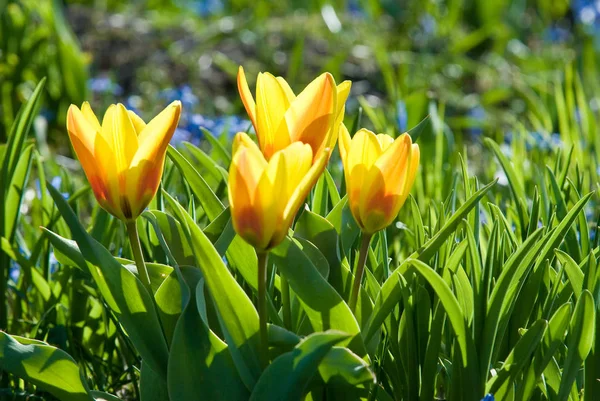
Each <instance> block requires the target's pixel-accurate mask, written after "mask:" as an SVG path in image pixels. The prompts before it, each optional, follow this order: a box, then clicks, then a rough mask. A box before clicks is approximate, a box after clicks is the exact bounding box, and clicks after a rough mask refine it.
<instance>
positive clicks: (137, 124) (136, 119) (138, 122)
mask: <svg viewBox="0 0 600 401" xmlns="http://www.w3.org/2000/svg"><path fill="white" fill-rule="evenodd" d="M127 113H129V118H130V119H131V122H132V123H133V127H134V128H135V132H136V134H137V135H138V136H139V135H140V133H141V132H142V131H143V130H144V128H146V123H145V122H144V120H142V118H141V117H140V116H138V115H137V114H135V112H134V111H133V110H127Z"/></svg>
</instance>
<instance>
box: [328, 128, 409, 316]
mask: <svg viewBox="0 0 600 401" xmlns="http://www.w3.org/2000/svg"><path fill="white" fill-rule="evenodd" d="M339 141H340V142H339V147H340V155H341V158H342V163H343V165H344V176H345V179H346V192H347V193H348V204H349V206H350V211H351V212H352V216H354V219H355V220H356V222H357V223H358V226H359V227H360V229H361V230H362V243H361V248H360V251H359V258H358V263H357V265H356V272H355V274H354V282H353V284H352V292H351V294H350V301H349V306H350V309H351V310H352V311H354V309H355V308H356V303H357V300H358V294H359V290H360V283H361V280H362V276H363V271H364V267H365V261H366V258H367V255H368V253H369V244H370V241H371V238H372V236H373V234H374V233H375V232H377V231H379V230H382V229H384V228H386V227H387V226H389V225H390V224H391V223H392V222H393V221H394V219H395V218H396V216H398V212H400V209H401V208H402V205H404V202H405V201H406V198H407V197H408V193H409V192H410V190H411V188H412V186H413V183H414V181H415V177H416V174H417V168H418V167H419V156H420V152H419V145H416V144H413V143H412V140H411V138H410V135H408V134H402V135H400V136H399V137H398V138H396V139H395V140H394V139H393V138H392V137H391V136H388V135H384V134H379V135H375V134H374V133H373V132H371V131H369V130H367V129H361V130H359V131H358V132H357V133H356V135H354V137H353V138H350V134H349V133H348V130H347V129H346V127H345V126H344V125H343V124H342V125H341V126H340V139H339Z"/></svg>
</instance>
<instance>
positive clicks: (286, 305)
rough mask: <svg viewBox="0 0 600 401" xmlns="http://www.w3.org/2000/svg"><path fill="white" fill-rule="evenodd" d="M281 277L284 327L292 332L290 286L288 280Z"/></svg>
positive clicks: (281, 275)
mask: <svg viewBox="0 0 600 401" xmlns="http://www.w3.org/2000/svg"><path fill="white" fill-rule="evenodd" d="M279 277H281V303H282V308H283V325H284V326H285V328H286V329H288V330H292V308H291V306H290V285H289V284H288V282H287V279H286V278H285V277H284V276H283V274H280V275H279Z"/></svg>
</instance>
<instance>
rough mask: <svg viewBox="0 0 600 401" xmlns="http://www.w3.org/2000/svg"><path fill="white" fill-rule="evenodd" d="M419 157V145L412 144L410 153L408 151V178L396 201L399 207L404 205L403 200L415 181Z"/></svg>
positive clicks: (404, 200)
mask: <svg viewBox="0 0 600 401" xmlns="http://www.w3.org/2000/svg"><path fill="white" fill-rule="evenodd" d="M420 158H421V151H420V149H419V145H417V144H413V145H412V149H411V153H410V161H409V166H410V167H409V171H408V178H407V179H406V184H405V185H404V188H403V189H402V195H401V196H400V200H399V201H398V203H399V205H400V206H399V207H398V209H401V208H402V206H404V202H406V198H408V194H410V190H411V189H412V187H413V184H414V183H415V178H416V177H417V170H418V169H419V161H420Z"/></svg>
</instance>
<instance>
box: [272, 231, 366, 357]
mask: <svg viewBox="0 0 600 401" xmlns="http://www.w3.org/2000/svg"><path fill="white" fill-rule="evenodd" d="M270 255H271V257H272V258H273V260H274V262H275V264H276V265H277V268H278V269H279V270H280V271H281V274H283V275H284V276H285V278H286V279H287V281H288V283H289V285H290V288H291V289H292V290H293V291H294V293H295V294H296V295H297V296H298V299H299V300H300V302H301V303H302V306H303V308H304V310H305V311H306V314H307V316H308V318H309V320H310V323H311V325H312V327H313V330H314V331H324V330H329V329H333V330H339V331H342V332H345V333H348V334H350V335H351V336H353V337H354V338H353V339H352V340H351V341H350V345H349V346H348V347H349V348H350V349H352V350H353V351H354V352H356V353H358V354H359V355H361V356H364V355H365V354H366V350H365V346H364V343H363V342H362V338H361V336H360V328H359V326H358V322H357V321H356V318H355V317H354V315H353V314H352V312H351V311H350V308H349V307H348V305H347V304H346V303H345V302H344V300H343V299H342V297H341V296H340V295H339V294H338V293H337V292H336V291H335V289H334V288H333V287H332V286H331V285H330V284H329V283H328V282H327V280H326V279H325V278H324V277H323V276H322V275H321V274H320V273H319V271H318V270H317V268H316V267H315V266H314V264H313V262H312V261H311V259H310V258H309V257H308V256H307V255H306V254H305V253H304V252H303V249H302V244H301V243H300V242H299V241H298V240H295V239H291V238H289V237H286V238H285V239H284V240H283V242H282V243H281V244H280V245H279V246H277V247H276V248H274V249H273V250H272V251H271V253H270Z"/></svg>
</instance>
